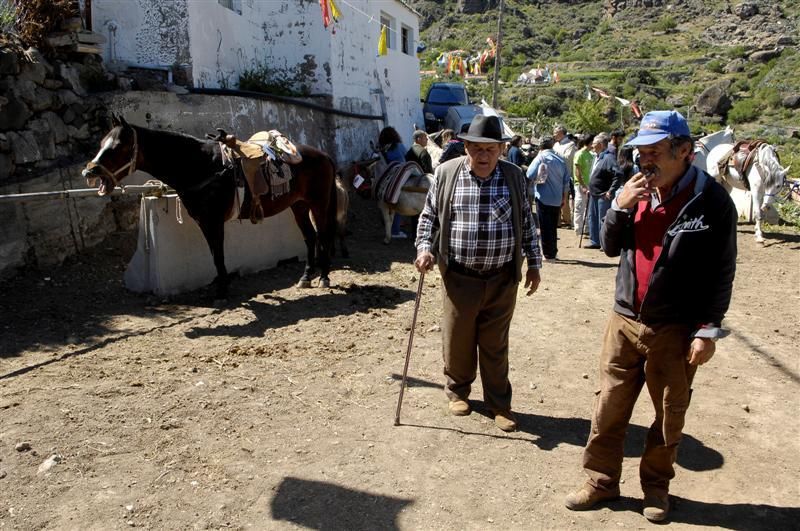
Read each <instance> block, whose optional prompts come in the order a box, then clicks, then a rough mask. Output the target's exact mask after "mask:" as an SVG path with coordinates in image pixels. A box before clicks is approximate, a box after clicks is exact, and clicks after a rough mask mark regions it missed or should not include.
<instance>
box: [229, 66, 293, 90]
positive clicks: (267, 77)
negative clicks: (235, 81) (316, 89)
mask: <svg viewBox="0 0 800 531" xmlns="http://www.w3.org/2000/svg"><path fill="white" fill-rule="evenodd" d="M296 84H297V83H296V82H295V81H292V80H290V79H288V76H287V75H286V72H284V71H282V70H275V71H274V72H270V71H269V69H268V68H267V67H266V66H265V65H258V66H254V67H253V68H250V69H246V70H244V71H243V72H242V73H241V75H240V76H239V90H250V91H253V92H263V93H265V94H274V95H276V96H290V97H292V96H307V95H308V87H306V86H300V88H299V90H298V89H296V88H295V85H296Z"/></svg>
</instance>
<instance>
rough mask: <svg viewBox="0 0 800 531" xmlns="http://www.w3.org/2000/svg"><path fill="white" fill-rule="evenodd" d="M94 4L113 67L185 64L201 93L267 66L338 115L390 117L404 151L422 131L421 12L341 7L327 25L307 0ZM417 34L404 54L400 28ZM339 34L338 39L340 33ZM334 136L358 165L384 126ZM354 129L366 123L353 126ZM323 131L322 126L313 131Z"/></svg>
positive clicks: (343, 126) (361, 2) (384, 5)
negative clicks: (383, 41)
mask: <svg viewBox="0 0 800 531" xmlns="http://www.w3.org/2000/svg"><path fill="white" fill-rule="evenodd" d="M232 5H233V6H234V9H228V8H227V7H224V6H223V5H221V4H220V3H219V2H218V1H217V0H169V1H168V2H165V1H163V0H93V2H92V19H93V26H94V27H95V28H96V30H97V31H99V32H101V33H104V34H106V35H107V36H108V37H109V41H108V43H106V45H105V53H104V56H105V59H106V61H118V62H121V63H133V64H138V65H149V66H173V65H178V66H181V65H184V66H185V67H186V68H185V70H186V71H188V72H191V80H192V83H193V84H194V86H195V87H206V88H233V89H235V88H238V82H239V76H240V74H241V73H242V72H244V71H245V70H252V69H257V68H259V67H262V66H263V67H266V69H267V72H268V73H272V74H274V76H275V77H276V78H278V79H282V80H285V81H288V82H289V84H290V85H291V87H292V89H294V90H295V91H300V90H301V89H305V90H307V91H308V92H309V93H311V94H315V95H319V94H324V95H327V96H330V105H331V106H332V107H333V108H334V109H338V110H342V111H348V112H354V113H358V114H366V115H385V116H386V125H392V126H394V127H395V128H396V129H397V130H398V132H399V133H400V135H401V137H402V138H403V141H404V143H406V145H407V146H410V145H411V133H412V132H413V124H414V123H417V124H422V112H421V104H420V102H419V60H418V59H417V57H416V53H415V52H416V45H417V42H418V40H419V21H418V17H417V15H416V13H414V12H413V11H412V10H411V9H410V8H409V7H407V6H406V5H405V4H404V3H403V2H401V1H399V0H347V2H346V3H345V2H338V3H337V5H338V7H339V9H340V11H341V15H342V16H341V18H340V20H339V21H338V22H336V23H335V24H334V26H333V27H332V28H331V27H329V28H327V29H325V28H324V27H323V24H322V16H321V10H320V7H319V3H318V2H311V1H308V0H232ZM382 13H383V14H385V15H388V16H389V17H390V19H391V20H392V29H393V30H394V31H390V40H391V42H392V46H391V47H390V49H389V53H388V55H385V56H378V40H379V37H380V20H381V14H382ZM404 26H405V27H407V28H408V29H409V32H410V36H411V39H410V42H409V51H410V54H404V53H403V52H402V51H401V47H400V43H401V29H402V27H404ZM334 30H335V33H334ZM336 123H337V127H336V130H334V131H330V132H329V134H330V135H331V136H332V137H334V139H335V141H336V142H341V143H342V145H343V147H342V148H339V149H337V152H338V154H339V155H340V156H341V157H342V158H353V159H355V158H357V156H358V155H359V154H360V153H361V151H362V150H363V149H366V147H367V145H363V146H362V144H366V143H365V139H366V138H372V139H374V140H377V135H378V132H379V131H380V129H381V127H382V126H383V125H384V124H382V123H380V122H379V121H375V120H371V121H370V120H364V121H363V122H362V123H361V125H363V127H360V126H358V127H355V128H353V125H352V124H353V123H354V122H353V120H338V121H337V122H336ZM355 123H359V122H358V120H356V122H355ZM308 125H309V127H315V126H316V127H319V126H320V124H316V125H315V124H308Z"/></svg>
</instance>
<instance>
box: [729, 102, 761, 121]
mask: <svg viewBox="0 0 800 531" xmlns="http://www.w3.org/2000/svg"><path fill="white" fill-rule="evenodd" d="M758 114H759V106H758V102H756V100H754V99H752V98H747V99H743V100H739V101H737V102H736V103H734V104H733V107H732V108H731V110H730V111H728V122H730V123H732V124H742V123H746V122H751V121H753V120H754V119H755V118H756V117H757V116H758Z"/></svg>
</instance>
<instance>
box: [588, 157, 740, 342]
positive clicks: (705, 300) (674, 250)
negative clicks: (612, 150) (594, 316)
mask: <svg viewBox="0 0 800 531" xmlns="http://www.w3.org/2000/svg"><path fill="white" fill-rule="evenodd" d="M689 171H695V172H696V173H697V177H696V179H695V183H694V188H693V190H692V193H691V195H690V197H689V200H688V202H687V203H686V205H684V207H683V209H682V210H681V211H680V213H679V214H678V217H677V218H676V220H675V222H674V223H673V224H672V225H670V227H669V229H668V230H667V232H666V234H665V235H664V240H663V248H662V250H661V254H660V256H659V258H658V260H657V261H656V264H655V266H654V268H653V273H652V275H651V277H650V285H649V287H648V288H647V292H646V293H645V296H644V298H643V300H642V307H641V311H640V312H639V313H637V312H636V307H635V303H634V298H635V293H636V272H635V270H634V262H635V256H636V254H635V253H636V249H635V247H634V230H633V220H634V217H635V213H626V212H621V211H619V210H615V209H613V208H611V209H609V210H608V213H607V214H606V218H605V222H604V223H603V227H602V229H601V231H600V241H601V244H602V246H603V250H604V251H605V253H606V254H607V255H608V256H619V257H620V260H619V269H618V270H617V288H616V293H615V295H614V298H615V301H614V310H615V311H616V312H617V313H620V314H622V315H625V316H627V317H631V318H634V319H641V320H642V321H643V322H645V323H659V324H661V323H680V324H689V325H691V326H695V327H696V326H698V325H702V324H713V325H714V326H717V327H719V326H720V324H721V322H722V318H723V317H724V316H725V312H726V311H727V310H728V305H729V304H730V301H731V291H732V289H733V277H734V274H735V272H736V221H737V219H738V215H737V212H736V207H735V206H734V204H733V201H732V200H731V198H730V196H729V195H728V193H727V192H726V191H725V189H724V188H722V186H721V185H720V184H719V183H717V182H716V181H715V180H714V179H712V178H711V177H710V176H709V175H708V174H707V173H706V172H704V171H702V170H698V169H696V168H694V167H690V169H689ZM641 207H642V206H641V203H639V204H637V206H636V208H641Z"/></svg>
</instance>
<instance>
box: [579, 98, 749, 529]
mask: <svg viewBox="0 0 800 531" xmlns="http://www.w3.org/2000/svg"><path fill="white" fill-rule="evenodd" d="M627 145H631V146H636V147H638V149H639V155H640V165H641V168H642V171H641V172H640V173H637V174H636V175H634V176H633V177H631V179H630V180H629V181H628V182H627V183H625V185H624V186H623V187H622V189H621V190H620V192H619V193H618V194H617V196H616V197H615V198H614V200H613V201H612V203H611V208H610V209H609V210H608V213H607V215H606V218H605V222H604V223H603V227H602V230H601V234H600V239H601V243H602V246H603V250H604V252H605V253H606V254H607V255H608V256H619V257H620V262H619V270H618V271H617V285H616V292H615V295H614V299H615V300H614V312H613V313H612V315H611V318H610V319H609V322H608V325H607V328H606V332H605V337H604V341H603V346H602V351H601V355H600V357H601V362H600V365H601V369H600V378H599V380H600V382H599V383H600V390H599V392H598V394H597V397H596V400H595V405H594V414H593V416H592V430H591V433H590V434H589V441H588V442H587V444H586V449H585V451H584V454H583V468H584V471H585V472H586V474H587V475H588V476H589V479H588V481H587V482H586V484H585V485H584V486H583V487H582V488H581V489H579V490H577V491H575V492H572V493H570V494H569V495H568V496H567V498H566V500H565V505H566V506H567V508H569V509H571V510H586V509H590V508H592V507H594V506H595V504H597V503H598V502H601V501H606V500H611V499H615V498H618V497H619V494H620V491H619V482H620V476H621V473H622V458H623V445H624V438H625V430H626V428H627V426H628V423H629V421H630V417H631V413H632V411H633V407H634V404H635V403H636V399H637V398H638V396H639V393H640V391H641V389H642V386H643V385H647V390H648V392H649V394H650V398H651V399H652V401H653V406H654V408H655V412H656V418H655V421H654V422H653V424H652V426H651V427H650V431H649V432H648V434H647V442H646V444H645V449H644V453H643V455H642V459H641V463H640V467H639V478H640V481H641V486H642V491H643V492H644V503H643V513H644V516H645V517H646V518H647V519H648V520H650V521H654V522H657V521H662V520H665V519H666V518H667V514H668V512H669V495H668V493H669V483H670V480H671V479H672V478H673V477H674V476H675V470H674V468H673V465H674V463H675V457H676V454H677V448H678V443H679V441H680V439H681V435H682V430H683V425H684V418H685V415H686V410H687V408H688V407H689V398H690V396H691V385H692V379H693V377H694V374H695V372H696V370H697V367H698V366H699V365H702V364H704V363H706V362H707V361H708V360H710V359H711V357H712V356H713V355H714V350H715V347H716V341H717V339H720V338H722V337H724V336H726V335H727V333H728V332H727V331H726V330H723V329H722V328H721V326H722V319H723V317H724V315H725V312H726V311H727V309H728V305H729V303H730V299H731V291H732V286H733V278H734V273H735V269H736V220H737V215H736V208H735V207H734V204H733V201H731V199H730V196H729V195H728V193H727V192H726V191H725V190H724V189H723V188H722V186H720V185H719V184H718V183H717V182H716V181H715V180H714V179H712V178H711V177H710V176H709V175H708V174H707V173H706V172H704V171H702V170H700V169H698V168H696V167H694V166H692V164H691V162H692V157H693V148H694V144H693V142H692V139H691V137H690V133H689V126H688V124H687V123H686V119H685V118H684V117H683V116H681V115H680V113H678V112H676V111H653V112H649V113H647V114H646V115H645V116H644V117H643V118H642V122H641V126H640V129H639V132H638V134H637V135H636V137H635V138H633V139H632V140H631V141H630V142H628V144H627Z"/></svg>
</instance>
